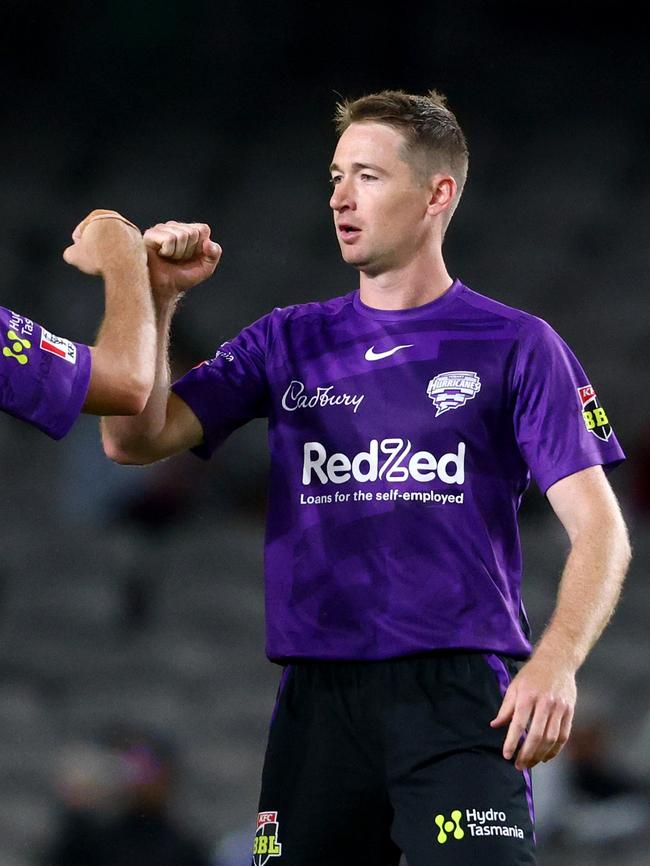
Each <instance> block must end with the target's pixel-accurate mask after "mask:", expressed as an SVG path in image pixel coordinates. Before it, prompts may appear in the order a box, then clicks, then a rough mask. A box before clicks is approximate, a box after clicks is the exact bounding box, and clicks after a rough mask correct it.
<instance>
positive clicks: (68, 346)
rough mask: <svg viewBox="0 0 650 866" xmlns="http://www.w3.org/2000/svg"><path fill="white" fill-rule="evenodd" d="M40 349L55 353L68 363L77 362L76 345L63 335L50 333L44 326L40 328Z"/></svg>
mask: <svg viewBox="0 0 650 866" xmlns="http://www.w3.org/2000/svg"><path fill="white" fill-rule="evenodd" d="M41 349H43V351H44V352H50V353H51V354H52V355H57V356H58V357H59V358H63V360H64V361H67V362H68V363H69V364H76V363H77V347H76V346H75V344H74V343H73V342H71V341H70V340H66V339H65V337H57V336H56V334H50V332H49V331H46V330H45V328H41Z"/></svg>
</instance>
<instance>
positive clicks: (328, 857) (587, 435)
mask: <svg viewBox="0 0 650 866" xmlns="http://www.w3.org/2000/svg"><path fill="white" fill-rule="evenodd" d="M337 131H338V133H339V139H338V143H337V147H336V152H335V154H334V160H333V162H332V165H331V174H332V183H333V191H332V197H331V201H330V205H331V208H332V212H333V215H334V223H335V227H336V233H337V237H338V241H339V245H340V249H341V253H342V255H343V258H344V260H345V261H346V262H348V263H349V264H350V265H352V266H353V267H355V268H356V269H357V270H358V271H359V289H358V290H357V291H353V292H350V293H349V294H347V295H344V296H343V297H339V298H335V299H333V300H329V301H324V302H314V303H308V304H301V305H296V306H292V307H287V308H284V309H279V308H276V309H274V310H273V311H272V312H270V313H269V314H268V315H266V316H264V317H263V318H261V319H260V320H259V321H257V322H255V323H254V324H252V325H250V326H249V327H247V328H245V329H244V330H243V331H242V332H241V333H240V334H239V335H238V336H237V337H235V338H234V339H233V340H231V341H229V342H227V343H224V344H222V345H221V346H220V347H219V348H218V350H217V352H216V354H215V356H214V358H212V359H211V360H209V361H206V362H205V363H203V364H202V365H200V366H199V367H197V368H195V369H194V370H192V371H191V372H190V373H188V374H187V375H186V376H184V377H183V378H182V379H181V380H180V381H178V382H176V383H175V384H174V385H173V388H171V390H170V383H169V376H168V372H167V365H166V347H167V333H168V328H169V323H170V321H171V317H172V312H173V309H174V305H175V302H176V298H177V297H178V295H179V294H181V293H182V291H183V290H184V289H186V288H188V287H189V286H190V285H191V284H192V281H191V280H189V279H188V277H187V273H188V269H189V268H190V267H195V268H197V269H198V270H197V271H196V274H195V276H200V275H201V273H200V272H199V271H201V272H202V273H203V272H204V273H206V274H207V273H209V272H211V270H212V269H213V267H214V264H216V259H217V256H218V250H217V248H216V247H215V248H214V249H211V247H210V242H209V241H208V240H207V238H206V237H205V236H201V235H199V234H197V233H196V232H195V231H194V232H193V231H192V230H191V229H188V228H185V227H184V226H183V225H182V224H179V223H173V224H169V223H168V224H165V225H157V226H155V227H154V228H153V229H150V230H149V231H148V232H146V233H145V242H146V243H147V244H148V245H149V247H150V249H152V250H154V251H157V253H158V256H159V258H158V260H156V259H154V258H153V257H152V265H151V274H152V287H153V290H154V295H155V297H156V303H157V306H158V320H159V323H160V330H159V343H158V347H159V348H158V352H159V354H158V370H157V378H156V383H155V385H154V389H153V391H152V395H151V398H150V400H149V402H148V403H147V407H146V409H145V411H144V412H143V413H142V414H141V415H140V416H137V417H135V418H128V419H122V418H116V419H107V420H105V421H104V422H103V435H104V444H105V449H106V452H107V454H108V455H109V456H111V457H112V458H113V459H114V460H117V461H118V462H121V463H149V462H152V461H155V460H159V459H162V458H164V457H168V456H169V455H171V454H174V453H177V452H179V451H182V450H184V449H186V448H191V449H193V450H194V451H195V452H196V453H197V454H198V455H199V456H202V457H209V456H210V455H211V454H212V452H213V451H214V450H215V448H216V447H217V446H218V445H220V444H221V443H222V442H223V441H224V440H225V439H226V437H227V436H228V435H229V434H230V433H231V432H232V431H234V430H235V429H236V428H237V427H239V426H241V425H242V424H244V423H245V422H246V421H248V420H250V419H252V418H256V417H267V418H268V425H269V426H268V429H269V447H270V451H271V480H270V489H269V508H268V518H267V531H266V545H265V581H266V613H267V654H268V656H269V658H270V659H271V660H272V661H274V662H277V663H279V664H281V665H283V666H284V671H283V674H282V677H281V680H280V686H279V689H278V700H277V705H276V708H275V711H274V714H273V719H272V724H271V729H270V733H269V743H268V749H267V754H266V760H265V765H264V771H263V778H262V791H261V796H260V804H259V809H260V811H259V814H258V820H257V832H256V835H255V840H254V847H253V863H254V864H255V866H264V864H267V863H268V864H271V866H274V864H275V863H277V864H278V866H282V864H285V866H289V864H290V866H353V864H355V866H358V864H360V863H372V864H382V866H389V864H396V863H397V862H398V860H399V857H400V854H401V853H404V854H405V855H406V858H407V861H408V863H409V866H432V864H434V863H435V864H455V866H458V864H462V866H469V864H485V866H487V864H489V866H494V864H499V866H510V864H531V863H534V856H535V855H534V830H533V814H532V795H531V787H530V768H531V767H533V766H534V765H535V764H537V763H538V762H540V761H548V760H550V759H551V758H553V757H554V756H555V755H557V754H558V752H559V751H560V749H561V748H562V746H563V745H564V743H565V742H566V741H567V738H568V736H569V731H570V727H571V721H572V717H573V711H574V706H575V700H576V686H575V674H576V671H577V669H578V667H579V666H580V665H581V664H582V662H583V661H584V659H585V657H586V655H587V653H588V651H589V650H590V648H591V647H592V645H593V644H594V642H595V641H596V639H597V637H598V636H599V634H600V632H601V631H602V629H603V628H604V626H605V624H606V622H607V621H608V619H609V617H610V616H611V613H612V611H613V609H614V606H615V603H616V599H617V597H618V595H619V591H620V587H621V583H622V580H623V577H624V572H625V570H626V567H627V564H628V561H629V557H630V548H629V543H628V540H627V533H626V529H625V525H624V522H623V519H622V517H621V513H620V510H619V507H618V504H617V502H616V499H615V497H614V494H613V493H612V491H611V488H610V487H609V484H608V482H607V480H606V477H605V473H604V472H603V467H607V468H611V467H613V466H615V465H616V464H617V463H619V462H620V461H621V460H622V459H623V453H622V451H621V448H620V446H619V444H618V442H617V441H616V438H615V436H614V434H613V432H612V428H611V425H610V422H609V418H608V417H607V414H606V412H605V409H604V408H603V406H601V404H600V403H599V401H598V398H597V396H596V392H595V390H594V388H593V387H592V385H591V384H590V382H589V379H588V378H587V376H586V374H585V372H584V371H583V369H582V367H581V366H580V364H579V362H578V361H577V360H576V358H575V356H574V355H573V353H572V352H571V350H570V349H569V348H568V346H567V345H566V344H565V343H564V342H563V341H562V340H561V338H560V337H559V336H558V335H557V334H556V333H555V332H554V331H553V330H552V329H551V328H550V327H549V325H547V324H546V323H545V322H543V321H541V320H540V319H538V318H536V317H534V316H532V315H529V314H528V313H525V312H522V311H520V310H516V309H513V308H511V307H507V306H505V305H503V304H500V303H498V302H496V301H493V300H490V299H489V298H486V297H484V296H482V295H480V294H478V293H476V292H474V291H472V290H471V289H470V288H468V287H467V286H465V285H464V284H463V283H462V282H461V281H460V280H459V279H452V277H451V276H450V275H449V274H448V272H447V269H446V267H445V263H444V260H443V257H442V241H443V237H444V234H445V231H446V229H447V226H448V224H449V220H450V218H451V215H452V213H453V211H454V210H455V208H456V206H457V204H458V201H459V197H460V194H461V191H462V188H463V185H464V182H465V177H466V172H467V157H468V154H467V146H466V143H465V138H464V135H463V133H462V131H461V129H460V127H459V125H458V122H457V120H456V118H455V116H454V115H453V113H452V112H451V111H450V110H449V109H448V108H447V106H446V102H445V99H444V97H442V96H441V95H440V94H438V93H436V92H434V91H432V92H431V93H429V94H428V95H427V96H414V95H409V94H406V93H403V92H401V91H386V92H382V93H378V94H372V95H370V96H367V97H363V98H362V99H359V100H356V101H354V102H346V103H344V104H342V105H340V106H339V107H338V113H337ZM208 253H210V254H211V255H212V258H211V259H210V261H208V260H207V259H206V256H207V254H208ZM175 262H177V263H178V264H175ZM175 269H176V270H175ZM531 476H532V477H533V478H534V479H535V481H536V482H537V484H538V485H539V487H540V489H541V490H542V491H543V492H544V493H545V494H546V496H547V497H548V500H549V502H550V504H551V506H552V508H553V509H554V511H555V513H556V514H557V516H558V518H559V520H560V521H561V523H562V524H563V526H564V527H565V529H566V531H567V533H568V535H569V538H570V541H571V553H570V556H569V558H568V560H567V563H566V567H565V569H564V573H563V575H562V578H561V582H560V591H559V595H558V600H557V605H556V609H555V612H554V615H553V617H552V619H551V621H550V623H549V625H548V627H547V628H546V630H545V632H544V634H543V635H542V637H541V638H540V639H539V640H538V642H537V644H536V646H535V649H534V651H532V654H531V644H530V634H529V628H528V624H527V622H526V616H525V612H524V608H523V605H522V601H521V576H522V561H521V550H520V543H519V534H518V528H517V511H518V508H519V505H520V502H521V498H522V496H523V494H524V492H525V490H526V488H527V486H528V484H529V481H530V478H531ZM505 725H507V732H506V733H505V735H504V733H503V730H502V726H505Z"/></svg>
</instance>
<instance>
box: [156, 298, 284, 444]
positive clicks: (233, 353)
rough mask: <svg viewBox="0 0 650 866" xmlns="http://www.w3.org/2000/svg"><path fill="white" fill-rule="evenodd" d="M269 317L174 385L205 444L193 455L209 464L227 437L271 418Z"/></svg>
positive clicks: (227, 344)
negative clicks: (256, 420)
mask: <svg viewBox="0 0 650 866" xmlns="http://www.w3.org/2000/svg"><path fill="white" fill-rule="evenodd" d="M269 338H270V315H267V316H264V317H263V318H261V319H258V321H257V322H254V323H253V324H252V325H249V326H248V327H247V328H244V330H243V331H241V332H240V333H239V334H238V335H237V336H236V337H235V338H234V339H233V340H230V341H228V342H225V343H222V344H221V345H220V346H219V348H218V349H217V352H216V354H215V356H214V358H211V359H210V360H209V361H203V363H201V364H199V365H198V367H194V369H193V370H190V371H189V373H186V374H185V376H183V377H182V378H181V379H179V380H178V381H177V382H175V383H174V384H173V385H172V391H173V392H174V394H177V395H178V396H179V397H180V398H181V399H182V400H184V401H185V403H187V405H188V406H189V407H190V409H191V410H192V411H193V412H194V414H195V415H196V417H197V418H198V419H199V421H200V422H201V426H202V427H203V442H202V443H201V445H199V446H198V447H196V448H193V449H192V451H193V452H194V453H195V454H197V455H198V456H199V457H203V458H204V459H208V458H209V457H211V456H212V454H213V452H214V451H215V449H216V448H218V446H219V445H221V443H222V442H224V441H225V439H227V437H228V436H229V435H230V434H231V433H232V432H233V431H234V430H236V429H237V428H238V427H241V426H242V425H243V424H245V423H246V422H247V421H251V420H252V419H253V418H264V417H266V416H267V415H268V407H269V386H268V379H267V374H266V357H267V343H268V340H269Z"/></svg>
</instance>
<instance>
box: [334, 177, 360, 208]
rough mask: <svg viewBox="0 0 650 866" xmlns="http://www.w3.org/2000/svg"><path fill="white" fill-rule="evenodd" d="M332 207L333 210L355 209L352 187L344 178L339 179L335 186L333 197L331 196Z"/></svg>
mask: <svg viewBox="0 0 650 866" xmlns="http://www.w3.org/2000/svg"><path fill="white" fill-rule="evenodd" d="M330 207H331V208H332V210H336V211H342V210H348V209H350V210H354V209H355V203H354V197H353V195H352V188H351V186H350V184H349V183H346V182H345V181H344V180H341V181H339V182H338V183H337V184H336V186H335V187H334V191H333V192H332V197H331V198H330Z"/></svg>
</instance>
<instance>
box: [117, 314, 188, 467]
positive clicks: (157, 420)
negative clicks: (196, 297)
mask: <svg viewBox="0 0 650 866" xmlns="http://www.w3.org/2000/svg"><path fill="white" fill-rule="evenodd" d="M175 306H176V301H175V300H166V301H160V302H156V303H155V305H154V309H155V345H156V358H155V377H154V383H153V387H152V389H151V393H150V396H149V399H148V400H147V403H146V405H145V407H144V409H143V411H142V412H141V413H140V414H139V415H135V416H129V417H112V418H102V440H103V443H104V449H105V451H106V453H107V454H108V456H110V457H111V458H112V459H113V460H117V461H118V462H121V463H147V462H150V461H151V460H155V459H157V457H156V453H155V444H156V441H157V439H158V438H159V436H160V435H161V433H162V431H163V430H164V428H165V423H166V418H167V403H168V398H169V386H170V370H169V360H168V352H169V329H170V326H171V320H172V317H173V315H174V309H175Z"/></svg>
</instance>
